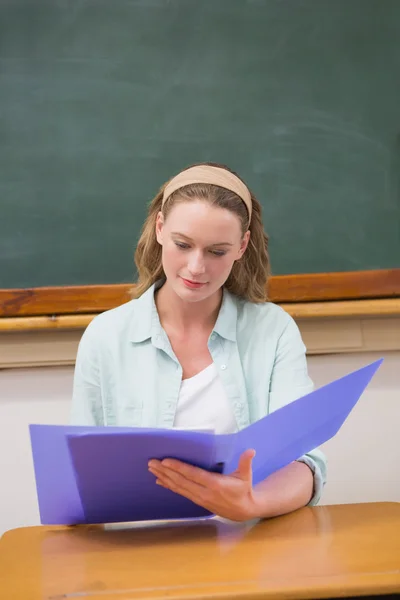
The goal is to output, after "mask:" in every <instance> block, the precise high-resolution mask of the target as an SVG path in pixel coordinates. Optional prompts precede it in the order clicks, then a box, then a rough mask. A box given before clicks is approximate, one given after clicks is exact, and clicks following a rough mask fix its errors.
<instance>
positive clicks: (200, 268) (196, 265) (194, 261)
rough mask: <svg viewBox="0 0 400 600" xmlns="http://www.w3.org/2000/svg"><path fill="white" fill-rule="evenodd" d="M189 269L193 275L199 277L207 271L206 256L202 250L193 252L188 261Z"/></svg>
mask: <svg viewBox="0 0 400 600" xmlns="http://www.w3.org/2000/svg"><path fill="white" fill-rule="evenodd" d="M188 271H189V273H190V275H192V276H193V277H195V278H196V277H198V276H199V275H202V274H203V273H204V272H205V265H204V257H203V254H202V253H201V252H191V253H190V256H189V262H188Z"/></svg>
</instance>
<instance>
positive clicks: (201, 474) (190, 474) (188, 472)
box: [161, 458, 221, 488]
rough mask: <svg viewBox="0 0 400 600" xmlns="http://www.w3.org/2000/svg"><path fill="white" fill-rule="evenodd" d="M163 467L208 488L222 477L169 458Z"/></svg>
mask: <svg viewBox="0 0 400 600" xmlns="http://www.w3.org/2000/svg"><path fill="white" fill-rule="evenodd" d="M161 466H162V467H165V468H167V469H168V471H173V472H175V473H179V474H180V475H182V476H183V477H185V478H186V479H188V480H190V481H193V482H195V483H197V484H198V485H202V486H204V487H208V488H210V487H212V486H213V485H215V483H216V482H217V481H218V479H219V478H220V477H221V475H219V474H217V473H209V472H208V471H206V470H205V469H200V468H199V467H194V466H192V465H188V464H187V463H184V462H181V461H180V460H175V459H173V458H167V459H165V460H163V461H162V463H161Z"/></svg>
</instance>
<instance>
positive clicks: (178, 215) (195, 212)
mask: <svg viewBox="0 0 400 600" xmlns="http://www.w3.org/2000/svg"><path fill="white" fill-rule="evenodd" d="M165 225H166V226H167V227H168V229H169V230H170V231H179V232H180V233H183V234H185V235H187V236H189V237H193V238H194V236H195V235H196V237H199V235H201V236H202V237H204V236H206V237H208V238H210V237H215V236H217V237H219V238H220V237H221V235H224V236H225V237H227V238H230V239H225V240H223V239H219V240H217V241H220V242H222V241H226V242H228V241H231V238H235V240H236V238H237V237H238V236H239V237H240V235H241V229H240V219H239V217H238V216H237V215H236V214H235V213H233V212H232V211H230V210H228V209H226V208H221V207H219V206H213V205H212V204H210V203H208V202H204V201H201V200H199V201H196V200H194V201H191V202H179V203H177V204H175V206H173V207H172V209H171V211H170V212H169V214H168V217H167V219H166V223H165Z"/></svg>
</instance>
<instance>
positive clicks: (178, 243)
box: [175, 242, 189, 250]
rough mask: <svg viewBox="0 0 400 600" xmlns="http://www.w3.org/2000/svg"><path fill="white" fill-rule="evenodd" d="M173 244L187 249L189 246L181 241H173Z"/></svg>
mask: <svg viewBox="0 0 400 600" xmlns="http://www.w3.org/2000/svg"><path fill="white" fill-rule="evenodd" d="M175 246H178V248H180V249H181V250H187V249H188V248H189V244H184V243H183V242H175Z"/></svg>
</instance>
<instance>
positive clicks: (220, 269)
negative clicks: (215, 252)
mask: <svg viewBox="0 0 400 600" xmlns="http://www.w3.org/2000/svg"><path fill="white" fill-rule="evenodd" d="M232 265H233V260H232V258H231V257H230V256H224V257H222V258H213V259H211V260H210V262H209V271H210V272H212V273H214V274H215V275H220V276H221V277H222V276H228V275H229V273H230V271H231V269H232Z"/></svg>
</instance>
